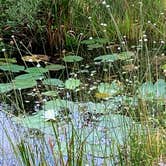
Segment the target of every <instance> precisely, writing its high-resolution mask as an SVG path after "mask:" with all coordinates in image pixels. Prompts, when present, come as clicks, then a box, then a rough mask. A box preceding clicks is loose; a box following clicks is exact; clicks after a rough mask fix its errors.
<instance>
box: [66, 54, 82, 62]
mask: <svg viewBox="0 0 166 166" xmlns="http://www.w3.org/2000/svg"><path fill="white" fill-rule="evenodd" d="M63 60H64V61H65V62H79V61H82V60H83V58H82V57H80V56H74V55H68V56H65V57H64V58H63Z"/></svg>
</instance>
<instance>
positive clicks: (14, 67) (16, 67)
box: [0, 63, 25, 73]
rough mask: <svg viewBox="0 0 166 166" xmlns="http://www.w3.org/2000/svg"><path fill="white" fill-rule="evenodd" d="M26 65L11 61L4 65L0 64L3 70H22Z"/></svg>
mask: <svg viewBox="0 0 166 166" xmlns="http://www.w3.org/2000/svg"><path fill="white" fill-rule="evenodd" d="M24 68H25V67H24V66H19V65H16V64H10V63H6V64H4V65H1V66H0V69H1V70H3V71H9V72H16V73H17V72H20V71H23V70H24Z"/></svg>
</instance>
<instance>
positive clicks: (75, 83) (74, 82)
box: [65, 78, 81, 90]
mask: <svg viewBox="0 0 166 166" xmlns="http://www.w3.org/2000/svg"><path fill="white" fill-rule="evenodd" d="M80 84H81V81H80V80H79V79H74V78H69V79H68V80H66V81H65V88H66V89H70V90H74V89H76V88H77V87H79V86H80Z"/></svg>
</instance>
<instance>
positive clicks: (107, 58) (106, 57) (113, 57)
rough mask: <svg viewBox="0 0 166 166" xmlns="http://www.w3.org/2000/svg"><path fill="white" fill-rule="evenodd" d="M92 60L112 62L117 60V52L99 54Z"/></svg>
mask: <svg viewBox="0 0 166 166" xmlns="http://www.w3.org/2000/svg"><path fill="white" fill-rule="evenodd" d="M94 60H95V61H101V62H114V61H117V60H118V54H108V55H101V56H98V57H96V58H95V59H94Z"/></svg>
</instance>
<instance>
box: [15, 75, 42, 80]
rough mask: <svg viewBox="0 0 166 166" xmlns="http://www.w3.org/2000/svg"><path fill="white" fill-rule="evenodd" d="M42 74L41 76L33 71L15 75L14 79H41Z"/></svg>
mask: <svg viewBox="0 0 166 166" xmlns="http://www.w3.org/2000/svg"><path fill="white" fill-rule="evenodd" d="M43 78H44V76H42V75H41V74H40V73H33V74H22V75H19V76H17V77H15V80H26V79H31V80H33V79H34V80H41V79H43Z"/></svg>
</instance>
